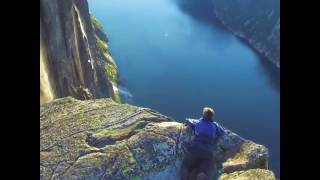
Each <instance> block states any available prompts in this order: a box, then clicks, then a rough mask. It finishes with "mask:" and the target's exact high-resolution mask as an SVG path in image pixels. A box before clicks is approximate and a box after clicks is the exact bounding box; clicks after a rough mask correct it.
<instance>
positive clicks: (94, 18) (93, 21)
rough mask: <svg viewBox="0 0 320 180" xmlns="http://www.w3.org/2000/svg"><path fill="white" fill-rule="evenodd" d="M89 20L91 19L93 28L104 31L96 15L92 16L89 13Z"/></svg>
mask: <svg viewBox="0 0 320 180" xmlns="http://www.w3.org/2000/svg"><path fill="white" fill-rule="evenodd" d="M90 20H91V23H92V25H93V27H94V28H95V29H99V30H101V31H104V30H103V27H102V25H101V24H100V22H99V21H98V20H97V18H96V17H94V16H93V15H90Z"/></svg>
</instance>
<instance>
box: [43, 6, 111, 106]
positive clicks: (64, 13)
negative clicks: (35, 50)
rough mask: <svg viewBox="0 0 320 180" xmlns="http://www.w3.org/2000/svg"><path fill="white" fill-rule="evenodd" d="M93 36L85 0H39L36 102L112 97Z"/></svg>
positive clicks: (102, 58) (106, 74) (93, 32)
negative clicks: (59, 98)
mask: <svg viewBox="0 0 320 180" xmlns="http://www.w3.org/2000/svg"><path fill="white" fill-rule="evenodd" d="M95 36H96V33H95V30H94V28H93V25H92V22H91V19H90V15H89V9H88V3H87V1H86V0H41V1H40V64H41V66H40V104H42V103H45V102H48V101H51V100H52V99H54V98H58V97H65V96H72V97H75V98H77V99H90V98H101V97H112V96H113V93H114V92H113V88H110V78H109V77H108V72H107V70H106V68H105V66H106V64H107V62H106V60H105V58H104V56H105V55H104V54H103V53H102V52H101V51H100V50H99V47H98V46H97V43H96V37H95ZM100 36H101V35H100ZM104 53H105V54H107V55H109V56H111V55H110V53H109V52H108V51H105V52H104Z"/></svg>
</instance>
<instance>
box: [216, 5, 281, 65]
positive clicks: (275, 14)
mask: <svg viewBox="0 0 320 180" xmlns="http://www.w3.org/2000/svg"><path fill="white" fill-rule="evenodd" d="M212 3H213V7H214V12H215V14H216V16H217V17H218V19H220V21H221V22H222V23H223V24H224V25H225V26H226V27H227V28H228V29H229V30H231V31H232V32H234V34H235V35H237V36H238V37H240V38H242V39H244V40H245V41H247V42H248V43H249V44H250V45H251V46H252V47H253V48H255V49H256V50H257V51H258V52H260V53H261V54H263V55H265V56H266V57H267V58H268V59H269V60H270V61H272V62H273V63H275V64H276V65H277V66H278V67H280V0H260V1H257V0H212Z"/></svg>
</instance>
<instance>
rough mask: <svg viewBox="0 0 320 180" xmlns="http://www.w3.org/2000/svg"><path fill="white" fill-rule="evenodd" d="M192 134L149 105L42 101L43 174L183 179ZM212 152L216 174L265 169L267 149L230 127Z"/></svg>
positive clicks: (88, 177)
mask: <svg viewBox="0 0 320 180" xmlns="http://www.w3.org/2000/svg"><path fill="white" fill-rule="evenodd" d="M191 136H192V134H191V131H190V129H188V128H187V127H186V126H185V125H184V124H181V123H178V122H175V121H174V120H173V119H171V118H169V117H166V116H164V115H161V114H159V113H157V112H154V111H153V110H150V109H147V108H141V107H136V106H132V105H128V104H118V103H116V102H114V101H113V100H111V99H108V98H107V99H96V100H85V101H81V100H76V99H74V98H71V97H66V98H61V99H56V100H53V101H51V102H49V103H46V104H44V105H42V106H41V107H40V179H105V180H107V179H108V180H110V179H135V180H137V179H145V180H151V179H169V180H170V179H172V180H174V179H179V171H180V166H181V161H182V159H183V156H184V152H185V148H186V144H187V142H189V140H190V138H191ZM213 154H214V157H215V160H216V170H215V171H216V172H215V176H216V178H219V177H223V179H232V178H228V177H234V176H233V175H232V176H231V175H229V174H230V173H233V172H238V171H246V170H249V169H257V168H261V169H267V161H268V159H267V157H268V151H267V149H266V148H265V147H264V146H262V145H258V144H255V143H253V142H252V141H249V140H245V139H243V138H241V137H240V136H238V135H236V134H235V133H233V132H231V131H229V130H227V133H226V134H225V135H224V136H223V137H221V138H219V140H218V142H217V146H216V149H215V150H214V152H213ZM265 172H269V171H268V170H265V171H263V172H260V171H259V172H256V173H255V174H256V177H260V176H263V175H264V173H265ZM226 173H228V174H226ZM269 173H272V172H269ZM221 175H222V176H221ZM242 176H243V175H242ZM251 176H252V173H251V174H250V177H251ZM248 177H249V176H248ZM249 179H250V178H249Z"/></svg>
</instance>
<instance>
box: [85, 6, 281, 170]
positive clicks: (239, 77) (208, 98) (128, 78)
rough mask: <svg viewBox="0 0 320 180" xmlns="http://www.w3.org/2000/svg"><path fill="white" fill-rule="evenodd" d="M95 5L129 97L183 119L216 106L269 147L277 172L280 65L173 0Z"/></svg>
mask: <svg viewBox="0 0 320 180" xmlns="http://www.w3.org/2000/svg"><path fill="white" fill-rule="evenodd" d="M89 7H90V12H91V13H92V14H94V15H95V16H96V17H97V19H99V20H100V21H101V23H102V25H103V27H104V28H105V30H106V32H107V35H108V37H109V41H110V42H109V46H110V47H109V48H110V51H111V53H112V55H113V57H114V58H115V60H116V62H117V64H118V68H119V73H120V81H121V82H120V83H121V85H122V86H124V87H125V88H127V89H128V91H130V93H131V94H132V98H131V99H130V100H129V103H131V104H134V105H138V106H144V107H148V108H152V109H155V110H156V111H158V112H160V113H162V114H165V115H167V116H170V117H173V118H174V119H176V120H177V121H183V120H184V119H185V118H186V117H192V118H197V117H200V116H201V110H202V107H203V106H213V107H214V109H215V110H216V119H217V121H218V122H220V123H221V124H222V125H223V126H225V127H227V128H228V129H231V130H232V131H234V132H236V133H238V134H239V135H241V136H242V137H244V138H248V139H251V140H253V141H255V142H256V143H259V144H263V145H265V146H267V147H268V148H269V151H270V158H269V167H270V169H271V170H273V171H274V172H275V173H276V175H277V176H279V174H280V153H279V151H280V94H279V91H280V87H279V86H280V85H279V69H277V68H276V67H275V66H274V65H272V64H271V63H269V62H268V61H267V60H266V59H262V58H261V57H259V55H257V54H256V53H255V52H254V51H253V50H252V49H251V48H250V47H249V46H248V45H246V44H245V43H243V42H242V41H240V40H239V39H238V38H236V37H235V36H234V35H233V34H232V33H230V32H228V31H226V30H225V29H224V28H222V27H221V26H219V25H216V24H215V23H208V22H207V21H203V20H201V19H199V18H197V17H196V16H193V15H192V13H191V14H188V13H187V12H186V11H185V10H184V9H183V8H181V7H179V6H178V4H177V3H176V2H175V1H174V0H152V1H150V0H134V1H132V0H89ZM201 11H202V10H201V9H199V12H200V14H201ZM208 19H210V18H208ZM127 94H128V93H127Z"/></svg>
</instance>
